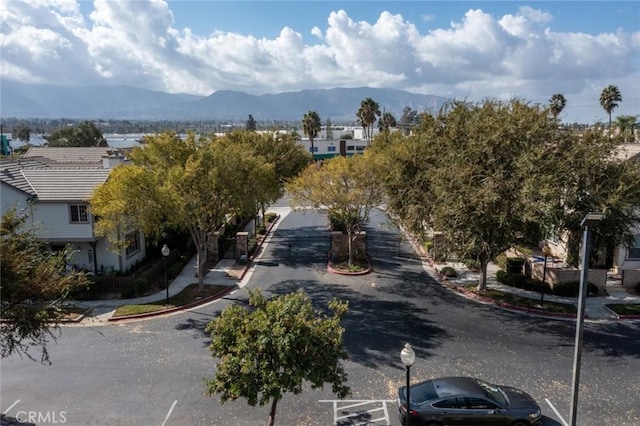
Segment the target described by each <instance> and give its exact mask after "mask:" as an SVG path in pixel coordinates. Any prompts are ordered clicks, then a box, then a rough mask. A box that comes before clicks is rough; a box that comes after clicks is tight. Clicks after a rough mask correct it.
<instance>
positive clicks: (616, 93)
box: [600, 84, 622, 136]
mask: <svg viewBox="0 0 640 426" xmlns="http://www.w3.org/2000/svg"><path fill="white" fill-rule="evenodd" d="M618 102H622V95H621V94H620V90H619V89H618V87H617V86H614V85H611V84H610V85H608V86H607V87H605V88H604V89H602V93H600V105H601V106H602V108H603V109H604V110H605V111H607V114H608V115H609V136H611V113H612V112H613V110H614V109H616V108H618Z"/></svg>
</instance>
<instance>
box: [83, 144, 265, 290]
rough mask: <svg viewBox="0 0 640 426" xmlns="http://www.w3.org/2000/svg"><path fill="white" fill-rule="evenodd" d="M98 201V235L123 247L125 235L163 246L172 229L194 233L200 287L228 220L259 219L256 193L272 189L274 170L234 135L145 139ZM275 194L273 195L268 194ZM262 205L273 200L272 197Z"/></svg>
mask: <svg viewBox="0 0 640 426" xmlns="http://www.w3.org/2000/svg"><path fill="white" fill-rule="evenodd" d="M130 160H131V164H124V165H121V166H118V167H116V168H115V169H114V170H113V171H112V172H111V175H110V176H109V179H108V180H107V181H106V182H105V183H104V184H103V185H101V186H99V187H98V188H97V189H96V190H95V191H94V194H93V195H92V197H91V209H92V212H93V214H95V215H96V216H99V217H100V220H99V221H98V222H97V225H96V232H97V233H99V234H102V235H107V236H108V238H109V240H110V241H111V242H112V243H114V244H115V245H116V246H122V244H123V243H124V242H123V241H122V238H123V236H124V235H125V234H126V232H123V230H131V229H141V230H142V231H143V232H144V233H145V234H146V235H150V236H151V237H152V238H155V239H156V240H157V239H159V238H161V237H162V232H163V230H164V229H166V228H168V227H170V228H175V229H182V230H186V231H187V232H189V234H190V235H191V238H192V240H193V242H194V244H195V247H196V251H197V257H198V284H199V288H200V289H202V288H203V286H204V281H203V278H204V265H205V262H206V260H207V258H208V247H209V246H210V244H211V243H212V242H213V241H214V239H215V232H216V231H217V230H218V228H219V227H220V226H221V225H222V224H223V223H224V220H225V218H226V216H227V215H228V214H233V213H236V214H240V215H243V214H247V215H248V214H253V213H255V208H256V204H257V203H258V201H259V200H257V199H256V198H255V194H256V191H255V190H258V189H259V190H265V191H270V189H265V188H271V187H272V186H271V183H272V182H273V181H275V180H276V175H275V172H274V167H273V165H272V164H270V163H268V162H267V161H266V160H265V159H264V158H263V157H261V156H256V155H254V153H253V150H252V149H251V148H250V147H248V146H247V145H245V144H242V143H234V142H233V140H231V139H230V138H227V137H221V138H216V137H213V138H212V139H205V138H198V137H197V136H195V135H194V134H189V135H188V136H187V138H186V140H181V139H180V137H179V136H178V135H176V134H175V133H164V134H161V135H156V136H148V137H146V138H145V144H144V146H143V147H140V148H134V149H133V150H132V151H131V153H130ZM266 193H267V194H271V192H266ZM262 201H265V200H264V199H263V200H262Z"/></svg>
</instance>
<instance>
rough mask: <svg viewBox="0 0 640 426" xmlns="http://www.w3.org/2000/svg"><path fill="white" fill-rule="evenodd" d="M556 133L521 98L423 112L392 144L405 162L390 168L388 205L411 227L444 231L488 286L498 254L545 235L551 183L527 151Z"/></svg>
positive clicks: (448, 245)
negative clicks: (490, 266) (416, 123)
mask: <svg viewBox="0 0 640 426" xmlns="http://www.w3.org/2000/svg"><path fill="white" fill-rule="evenodd" d="M556 130H557V129H556V125H555V123H553V122H552V121H550V120H549V119H548V116H547V114H546V112H545V111H539V110H538V109H537V108H532V107H530V106H528V105H527V104H525V103H524V102H521V101H517V100H514V101H510V102H506V103H501V102H496V101H491V100H487V101H485V102H482V103H480V104H469V103H466V102H454V103H452V104H450V105H448V107H447V108H445V109H443V110H442V111H441V112H440V114H438V116H436V117H431V116H426V115H425V116H423V119H422V123H421V125H420V127H419V128H417V129H416V135H415V136H414V137H409V138H406V141H407V142H406V143H404V144H403V145H404V146H398V147H390V148H388V149H391V150H393V151H392V152H393V153H394V155H395V157H396V158H400V159H401V161H400V162H398V164H396V165H395V166H394V165H393V164H392V163H391V162H390V163H389V166H388V167H394V168H390V169H389V174H390V175H391V176H392V177H390V178H389V179H388V180H387V181H386V185H387V196H388V197H389V198H390V202H389V204H388V205H389V208H390V209H392V211H394V212H395V213H397V214H398V216H400V217H401V218H402V219H403V221H405V222H407V223H408V226H409V227H410V228H412V229H414V230H420V229H424V227H425V223H426V224H429V225H430V226H431V228H432V229H433V230H436V231H439V232H441V233H442V234H441V236H442V242H443V244H444V248H445V249H446V250H448V251H450V252H455V253H456V255H457V256H458V257H460V258H462V259H475V260H477V261H478V262H479V264H480V281H479V283H478V289H479V290H484V289H486V268H487V264H488V263H489V261H490V260H491V259H492V258H493V257H494V256H496V255H498V254H499V253H501V252H503V251H504V250H506V249H508V248H510V247H512V246H514V245H519V244H522V243H523V242H524V241H532V242H537V241H539V240H540V239H541V238H542V236H543V231H544V228H545V226H544V225H546V223H547V222H548V221H549V220H550V219H549V215H545V214H544V212H545V208H546V207H547V204H545V203H546V202H548V200H546V199H545V198H544V196H545V195H546V194H547V190H546V189H545V187H544V185H545V184H546V182H545V181H544V180H542V179H540V180H539V181H536V179H537V176H536V175H535V174H534V172H535V171H536V170H537V169H536V167H537V168H540V166H539V165H538V164H537V163H532V161H531V159H532V155H533V154H531V153H530V152H533V150H534V149H537V148H538V147H543V146H544V145H545V144H547V143H551V142H552V141H553V140H554V137H556V134H557V133H558V132H557V131H556ZM399 142H400V143H399V144H400V145H402V143H401V142H402V141H399ZM394 145H398V144H394ZM399 197H407V198H408V199H409V200H410V201H411V202H409V203H408V202H406V201H404V200H401V199H400V198H399ZM413 203H417V205H415V204H413ZM523 238H524V240H523Z"/></svg>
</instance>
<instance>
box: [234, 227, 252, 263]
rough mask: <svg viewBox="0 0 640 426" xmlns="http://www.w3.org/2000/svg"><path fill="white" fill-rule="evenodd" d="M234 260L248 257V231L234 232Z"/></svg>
mask: <svg viewBox="0 0 640 426" xmlns="http://www.w3.org/2000/svg"><path fill="white" fill-rule="evenodd" d="M236 256H237V258H236V260H247V259H248V258H249V233H248V232H246V231H243V232H237V233H236Z"/></svg>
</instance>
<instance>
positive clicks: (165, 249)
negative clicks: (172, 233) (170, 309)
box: [161, 244, 171, 306]
mask: <svg viewBox="0 0 640 426" xmlns="http://www.w3.org/2000/svg"><path fill="white" fill-rule="evenodd" d="M161 252H162V260H163V261H164V284H165V286H166V289H167V301H166V302H165V305H167V306H169V279H168V278H167V256H169V253H171V250H169V247H167V245H166V244H165V245H163V246H162V250H161Z"/></svg>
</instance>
